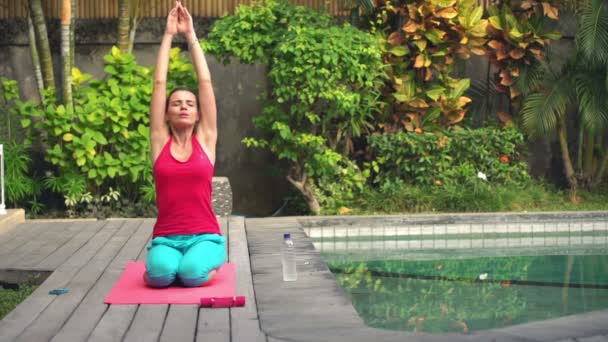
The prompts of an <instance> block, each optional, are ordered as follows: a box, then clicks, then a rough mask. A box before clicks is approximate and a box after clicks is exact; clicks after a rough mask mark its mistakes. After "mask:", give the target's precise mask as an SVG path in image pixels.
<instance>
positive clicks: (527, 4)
mask: <svg viewBox="0 0 608 342" xmlns="http://www.w3.org/2000/svg"><path fill="white" fill-rule="evenodd" d="M520 7H521V8H522V9H525V10H527V9H530V8H532V3H531V2H530V1H527V0H525V1H522V3H521V6H520Z"/></svg>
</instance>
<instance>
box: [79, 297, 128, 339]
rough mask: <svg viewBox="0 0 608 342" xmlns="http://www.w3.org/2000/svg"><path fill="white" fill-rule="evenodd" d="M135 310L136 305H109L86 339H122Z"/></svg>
mask: <svg viewBox="0 0 608 342" xmlns="http://www.w3.org/2000/svg"><path fill="white" fill-rule="evenodd" d="M136 310H137V305H110V308H109V309H108V311H106V313H105V314H104V315H103V318H102V319H101V321H99V324H97V326H96V327H95V330H93V333H92V334H91V336H90V337H89V338H88V339H87V341H88V342H96V341H104V342H105V341H120V340H122V337H123V336H124V334H125V332H126V331H127V330H128V329H129V325H130V324H131V321H132V319H133V316H134V315H135V311H136Z"/></svg>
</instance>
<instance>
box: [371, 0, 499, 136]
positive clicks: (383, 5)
mask: <svg viewBox="0 0 608 342" xmlns="http://www.w3.org/2000/svg"><path fill="white" fill-rule="evenodd" d="M378 3H379V6H378V9H377V19H376V21H375V23H376V27H375V30H377V32H378V34H379V40H380V46H381V47H382V51H383V52H384V61H385V63H386V64H388V66H389V68H388V71H387V72H388V75H389V81H388V87H387V89H386V90H385V96H384V98H383V99H384V100H385V101H387V102H388V104H389V105H388V106H386V107H385V113H384V114H385V117H384V119H385V121H386V124H382V125H381V126H382V127H383V129H384V130H385V131H389V132H390V131H396V130H403V129H405V130H407V131H416V130H418V131H427V130H431V131H432V130H436V129H440V128H441V127H447V126H451V125H454V124H457V123H459V122H460V121H462V120H463V119H464V117H465V114H466V112H467V110H468V108H467V105H468V104H469V103H470V102H471V99H470V98H468V97H466V96H464V92H465V91H466V90H467V89H468V88H469V86H470V80H469V79H466V78H464V79H457V78H454V77H453V72H454V64H455V61H456V59H457V58H458V59H468V58H469V57H470V56H471V54H477V55H484V54H485V51H484V49H483V46H484V44H485V43H486V26H487V20H486V19H482V15H483V9H482V8H481V7H479V6H477V5H476V2H475V1H474V0H447V1H446V0H420V1H415V2H410V1H379V2H378Z"/></svg>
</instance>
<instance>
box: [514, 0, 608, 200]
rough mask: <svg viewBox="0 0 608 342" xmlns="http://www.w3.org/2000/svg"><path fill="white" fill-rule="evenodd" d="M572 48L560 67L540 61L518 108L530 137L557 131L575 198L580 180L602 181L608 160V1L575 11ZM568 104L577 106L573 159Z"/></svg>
mask: <svg viewBox="0 0 608 342" xmlns="http://www.w3.org/2000/svg"><path fill="white" fill-rule="evenodd" d="M577 21H578V30H577V33H576V43H577V45H576V51H575V53H574V55H573V57H572V58H571V59H570V60H569V61H568V62H567V63H566V64H565V65H564V67H563V68H562V70H561V71H560V72H557V73H556V72H554V71H553V70H551V68H550V67H549V66H548V64H542V65H541V67H540V69H541V71H542V72H541V73H539V74H540V75H543V77H542V78H541V79H538V78H536V80H535V82H532V83H533V85H532V86H530V87H529V88H530V89H529V92H528V94H527V97H526V100H525V101H524V105H523V108H522V111H521V118H522V125H523V128H524V129H525V130H526V131H527V132H528V133H530V134H531V135H534V136H546V135H549V134H554V133H556V134H557V136H558V138H559V143H560V148H561V154H562V159H563V162H564V172H565V174H566V178H567V180H568V184H569V186H570V189H571V198H572V199H573V200H576V191H577V188H578V185H579V183H581V184H583V185H585V186H586V187H589V188H591V187H594V186H596V185H597V184H599V183H600V182H601V180H602V179H603V177H604V173H605V170H606V164H607V163H608V141H603V138H604V136H605V135H606V133H607V128H608V5H607V4H606V3H605V2H604V1H603V0H587V1H586V2H585V3H584V5H583V6H582V9H581V11H580V13H579V15H578V18H577ZM569 104H576V105H577V106H578V111H577V112H578V113H577V114H578V115H577V116H576V117H574V118H573V119H574V120H575V121H576V122H578V123H579V127H580V128H579V129H580V132H579V141H578V144H579V149H578V151H579V152H578V156H577V163H576V167H575V165H574V164H573V163H572V159H571V154H570V149H569V146H568V139H567V131H568V130H567V128H568V127H567V125H568V122H572V120H569V119H568V115H569V114H572V113H570V112H568V111H567V107H568V105H569Z"/></svg>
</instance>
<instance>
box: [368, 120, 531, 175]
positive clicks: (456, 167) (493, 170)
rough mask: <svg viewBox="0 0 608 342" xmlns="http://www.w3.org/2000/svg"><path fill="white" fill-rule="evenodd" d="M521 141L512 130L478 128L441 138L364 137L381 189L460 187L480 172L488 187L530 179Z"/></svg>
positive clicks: (407, 136)
mask: <svg viewBox="0 0 608 342" xmlns="http://www.w3.org/2000/svg"><path fill="white" fill-rule="evenodd" d="M523 143H524V136H523V135H522V134H521V133H520V132H519V131H518V130H517V129H515V128H513V127H511V128H504V129H495V128H491V127H488V128H481V129H476V130H469V129H464V130H458V131H446V132H444V133H441V134H432V133H424V134H408V133H403V132H402V133H396V134H375V135H372V136H370V137H369V147H370V150H371V151H372V153H373V155H374V159H373V161H372V162H371V168H372V171H373V175H374V178H373V179H374V181H375V182H376V183H378V184H379V185H380V186H382V185H383V183H386V182H394V181H397V180H402V181H405V182H407V183H409V184H413V185H438V186H440V185H444V184H465V183H466V182H467V181H468V180H471V179H475V178H477V175H478V173H479V172H481V173H483V174H484V175H485V178H486V180H488V181H490V182H491V183H493V184H512V185H513V184H523V183H525V182H527V181H528V180H529V179H530V176H529V175H528V172H527V163H526V162H525V161H524V160H522V158H521V152H522V150H523V147H524V146H523Z"/></svg>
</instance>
